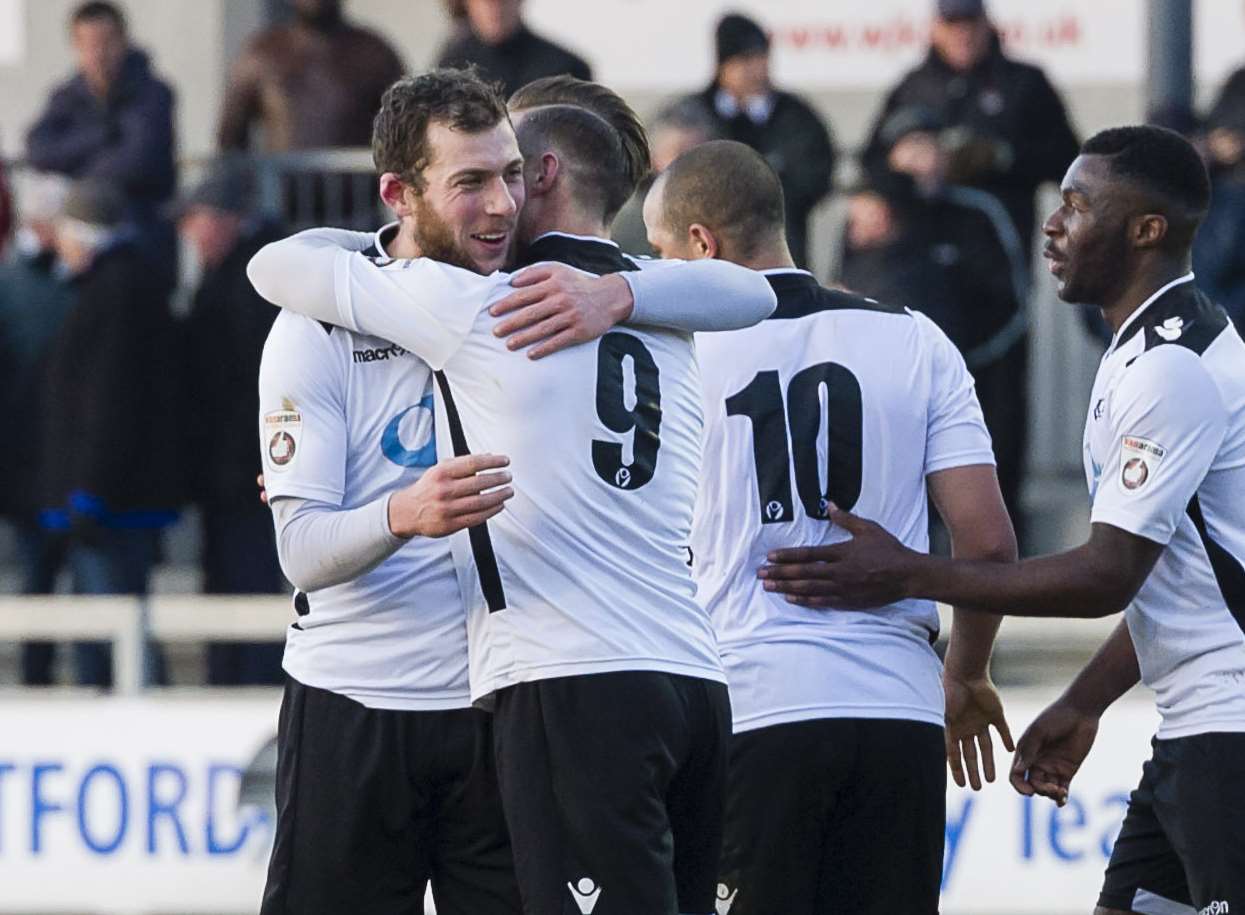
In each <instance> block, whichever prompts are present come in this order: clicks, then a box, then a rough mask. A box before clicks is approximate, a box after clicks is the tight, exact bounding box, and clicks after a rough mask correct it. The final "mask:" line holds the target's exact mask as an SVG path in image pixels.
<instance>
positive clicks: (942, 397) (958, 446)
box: [913, 313, 995, 476]
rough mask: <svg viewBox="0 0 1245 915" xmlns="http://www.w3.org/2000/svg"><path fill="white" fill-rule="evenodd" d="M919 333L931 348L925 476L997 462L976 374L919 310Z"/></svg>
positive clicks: (917, 318) (945, 337) (917, 314)
mask: <svg viewBox="0 0 1245 915" xmlns="http://www.w3.org/2000/svg"><path fill="white" fill-rule="evenodd" d="M913 317H914V318H915V319H916V320H917V322H919V324H920V327H921V334H922V336H923V338H924V340H925V344H926V346H927V347H928V348H929V356H930V389H929V419H928V422H927V424H926V433H925V474H926V476H928V475H929V474H931V473H936V472H937V471H939V470H948V469H950V468H952V467H968V466H971V465H977V464H990V465H993V464H994V462H995V461H994V447H993V445H992V444H991V441H990V433H989V432H988V431H987V430H986V421H985V419H984V417H983V416H982V413H981V404H980V403H979V402H978V401H977V389H976V386H975V384H974V382H973V376H972V375H971V374H970V373H969V371H968V366H966V365H965V364H964V357H963V356H961V355H960V351H959V350H957V349H956V348H955V344H954V343H952V342H951V340H950V339H949V338H948V337H947V335H946V334H945V333H943V332H942V331H941V330H940V329H939V328H938V326H937V325H936V324H934V322H933V321H931V320H930V319H929V318H927V317H925V315H923V314H920V313H914V314H913Z"/></svg>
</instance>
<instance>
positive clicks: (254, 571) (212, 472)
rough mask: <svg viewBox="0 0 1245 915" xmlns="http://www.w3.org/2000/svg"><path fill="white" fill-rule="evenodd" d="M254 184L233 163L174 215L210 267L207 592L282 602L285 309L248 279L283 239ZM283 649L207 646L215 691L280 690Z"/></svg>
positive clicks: (194, 450) (197, 433)
mask: <svg viewBox="0 0 1245 915" xmlns="http://www.w3.org/2000/svg"><path fill="white" fill-rule="evenodd" d="M253 199H254V182H253V176H252V174H251V172H250V169H248V168H246V167H245V166H244V165H243V163H242V162H241V161H233V160H226V161H224V162H222V163H221V164H220V165H218V166H217V167H216V168H215V169H214V170H213V171H212V172H211V173H210V174H208V175H207V177H205V178H204V180H203V181H202V182H201V183H200V184H199V185H197V186H196V187H195V188H194V189H193V190H191V191H190V192H189V193H188V194H187V195H186V196H185V197H184V198H183V199H181V200H180V201H178V203H177V205H176V207H175V208H174V211H173V212H172V213H171V215H172V217H173V218H174V219H175V220H176V222H177V226H178V229H179V231H180V233H181V236H182V238H183V240H184V241H185V242H186V243H187V247H188V249H189V250H190V251H191V252H192V254H193V256H194V258H195V259H196V261H197V263H198V266H199V269H200V280H199V283H198V286H197V287H196V289H195V291H194V296H193V299H192V303H191V308H190V314H189V316H188V317H187V319H186V322H185V327H184V333H183V338H184V340H185V360H184V362H183V366H184V371H185V377H186V393H187V401H188V402H189V403H192V404H194V405H195V411H196V413H197V418H196V421H195V422H194V423H192V424H190V425H189V426H188V427H187V428H186V430H185V431H186V433H187V436H186V439H185V442H186V454H187V468H186V469H187V471H188V473H187V480H188V483H189V491H188V496H189V499H190V501H192V502H194V503H195V504H197V505H198V506H199V521H200V529H201V533H202V535H201V543H202V568H203V591H204V593H207V594H272V593H279V592H281V591H283V590H285V579H284V578H282V576H281V568H280V564H279V562H278V560H277V546H276V539H275V536H274V534H273V529H272V516H271V515H270V514H269V511H268V509H267V507H266V506H264V505H263V504H261V503H260V501H259V500H258V499H256V498H255V488H254V479H255V474H256V472H257V471H258V469H259V457H258V455H257V454H256V452H255V443H254V435H255V432H254V430H255V417H256V416H257V415H259V391H258V389H257V388H256V382H255V379H256V378H258V377H259V359H260V355H261V353H262V352H263V348H264V340H265V339H267V337H268V331H269V330H270V329H271V328H272V322H273V319H274V318H275V317H276V314H277V312H276V309H275V308H272V307H271V306H270V305H268V303H267V302H265V301H264V300H263V299H261V298H260V297H259V295H258V294H257V293H256V292H255V289H254V287H252V286H251V284H250V282H249V281H248V280H247V278H246V265H247V262H248V261H249V260H250V259H251V257H253V256H254V255H255V253H256V252H257V251H259V249H260V248H262V247H263V246H264V245H266V244H268V242H271V241H276V240H277V239H279V238H282V237H283V236H284V234H285V233H284V231H283V230H282V228H281V227H280V226H279V225H278V224H277V223H276V222H275V221H273V220H269V219H265V218H262V217H261V216H259V215H257V214H256V213H255V212H254V210H253V208H252V205H251V202H252V200H253ZM281 650H282V646H281V645H280V644H278V643H265V644H250V643H240V642H218V643H214V644H212V645H209V646H208V652H207V679H208V682H209V683H211V684H213V685H254V684H260V683H279V682H280V681H281Z"/></svg>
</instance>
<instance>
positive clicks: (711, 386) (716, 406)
mask: <svg viewBox="0 0 1245 915" xmlns="http://www.w3.org/2000/svg"><path fill="white" fill-rule="evenodd" d="M766 273H767V275H768V276H769V279H770V282H771V284H772V285H773V287H774V290H775V292H776V293H777V296H778V308H777V310H776V311H775V312H774V313H773V315H772V316H771V317H770V318H769V319H768V320H765V321H762V322H761V323H760V324H758V325H757V326H755V327H751V328H747V329H745V330H738V331H732V332H730V333H720V334H708V335H699V336H698V338H697V343H698V348H699V354H700V363H701V375H702V383H703V388H704V403H705V462H704V468H703V476H702V480H701V486H700V490H699V496H698V500H697V505H696V514H695V524H694V527H693V534H692V549H693V551H694V555H695V564H694V572H695V576H696V581H697V585H698V588H699V593H698V599H699V600H700V601H701V603H702V604H703V605H704V607H705V608H706V609H707V610H708V611H709V613H710V616H711V618H712V619H713V623H714V627H715V629H716V630H717V633H718V641H719V646H720V649H721V652H722V658H723V662H724V664H725V666H726V672H727V677H728V681H729V684H730V690H731V705H732V709H733V712H734V726H735V731H736V732H740V731H747V730H752V729H755V728H760V727H767V726H770V725H775V724H784V723H788V722H792V721H802V720H809V719H816V718H901V719H906V720H913V721H925V722H929V723H932V724H942V720H943V697H942V682H941V667H940V664H939V662H938V658H937V656H936V655H935V654H934V651H933V648H932V643H933V641H934V639H935V637H936V636H937V633H938V614H937V609H936V607H935V605H934V603H933V602H932V601H927V600H905V601H901V602H900V603H897V604H894V605H891V606H889V607H885V608H882V609H880V610H875V611H869V612H854V611H838V610H833V611H823V610H810V609H806V608H803V607H799V606H796V605H794V604H790V603H788V602H787V601H786V599H785V598H784V597H783V596H782V595H780V594H772V593H770V592H767V591H765V590H764V589H763V588H762V586H761V582H760V581H759V580H758V579H757V570H758V569H759V568H760V567H761V566H762V565H764V563H765V561H766V554H767V553H768V551H770V550H772V549H777V548H781V547H790V546H802V545H806V544H813V545H815V544H823V543H834V542H837V541H839V540H843V539H845V538H846V534H845V533H844V532H843V531H842V530H841V529H839V528H837V527H836V526H834V525H832V524H831V523H830V522H829V521H828V520H827V519H826V514H827V505H828V503H830V502H833V503H834V504H836V505H838V506H839V507H840V508H843V509H847V510H850V511H852V512H854V513H856V514H858V515H860V516H862V517H864V518H869V519H871V520H873V521H876V522H877V523H878V524H880V525H882V526H883V527H885V528H886V529H887V530H888V531H890V532H891V533H892V534H894V535H895V536H896V537H898V538H899V539H900V540H902V541H903V542H904V543H905V544H906V545H907V546H909V547H911V548H912V549H915V550H921V551H925V550H928V548H929V536H928V510H927V503H928V498H927V495H926V487H925V477H926V476H927V475H928V474H930V473H934V472H935V471H938V470H945V469H947V468H951V467H958V466H966V465H971V464H993V463H994V455H993V451H992V450H991V446H990V437H989V434H988V433H987V432H986V428H985V423H984V422H983V420H982V416H981V407H980V406H979V404H978V402H977V397H976V395H975V393H974V389H973V379H972V376H970V375H969V373H968V370H967V369H966V368H965V365H964V360H963V359H962V358H961V357H960V354H959V352H958V351H957V350H956V349H955V347H954V346H953V345H952V344H951V342H950V340H948V339H947V337H946V335H945V334H943V332H942V331H940V330H939V329H938V328H937V327H936V326H935V325H934V324H933V323H932V322H931V321H930V320H929V319H928V318H926V317H925V316H924V315H921V314H918V313H915V312H911V311H908V310H906V309H899V308H895V309H892V308H887V307H885V306H882V305H879V304H878V303H876V302H874V301H872V300H870V299H865V298H862V297H859V296H855V295H848V294H846V293H841V292H834V291H831V290H828V289H824V288H822V287H821V286H820V285H818V284H817V282H816V280H814V279H813V277H812V276H811V275H810V274H808V273H806V272H805V271H799V270H775V271H766Z"/></svg>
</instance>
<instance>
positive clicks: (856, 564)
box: [757, 504, 919, 610]
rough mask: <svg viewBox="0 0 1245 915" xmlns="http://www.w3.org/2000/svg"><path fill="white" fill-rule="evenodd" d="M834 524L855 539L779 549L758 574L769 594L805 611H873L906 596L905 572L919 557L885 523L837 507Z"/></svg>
mask: <svg viewBox="0 0 1245 915" xmlns="http://www.w3.org/2000/svg"><path fill="white" fill-rule="evenodd" d="M828 517H829V519H830V521H832V522H833V523H834V524H837V525H838V526H839V527H841V528H843V529H844V530H845V531H847V532H848V533H849V534H851V535H852V539H851V540H847V541H844V542H842V543H834V544H829V545H826V546H806V547H796V548H794V549H786V550H774V551H773V552H771V553H770V554H769V565H766V566H762V567H761V570H760V571H759V572H758V573H757V575H758V576H759V577H760V578H761V579H762V580H763V581H764V582H765V590H766V591H774V592H777V593H779V594H784V595H786V598H787V600H788V601H790V602H791V603H793V604H800V605H801V606H804V607H834V608H838V609H846V610H853V609H868V608H872V607H881V606H885V605H886V604H893V603H894V602H895V601H897V600H902V599H904V598H905V597H908V596H909V595H908V594H907V593H906V592H905V586H904V581H905V575H904V570H905V569H906V567H907V565H908V563H909V562H910V561H911V560H912V558H913V557H915V556H917V555H919V554H917V553H915V552H914V551H912V550H910V549H908V548H907V547H906V546H904V545H903V544H902V543H900V542H899V541H898V540H897V539H895V538H894V537H893V536H891V535H890V534H889V533H888V532H887V531H886V530H885V529H884V528H882V527H881V526H880V525H878V524H875V523H874V522H872V521H866V520H865V519H864V518H860V517H857V516H856V515H853V514H852V513H851V512H847V511H843V510H842V509H840V508H838V507H837V506H835V505H833V504H832V505H831V506H830V509H829V515H828Z"/></svg>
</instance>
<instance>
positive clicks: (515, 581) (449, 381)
mask: <svg viewBox="0 0 1245 915" xmlns="http://www.w3.org/2000/svg"><path fill="white" fill-rule="evenodd" d="M580 244H582V245H584V246H587V247H586V250H587V249H588V248H590V250H591V253H592V257H585V260H586V261H591V262H592V263H594V264H599V260H600V257H601V256H602V255H604V256H606V257H612V258H613V259H614V261H616V262H617V263H616V269H620V270H627V269H636V265H635V263H634V262H631V261H630V260H628V259H626V258H625V257H624V256H623V255H621V254H620V253H618V252H617V249H616V248H612V251H613V252H614V253H613V254H612V255H610V253H609V251H607V250H605V249H607V248H610V247H611V246H608V245H604V244H603V243H601V242H592V241H581V242H580ZM325 256H326V257H327V256H330V255H329V253H328V252H326V254H325ZM332 256H334V257H335V268H334V275H335V280H334V282H335V289H334V290H332V291H329V290H308V291H307V296H306V297H304V298H303V300H302V301H301V302H299V301H291V302H288V303H282V304H284V305H288V306H289V307H292V308H294V309H296V310H297V309H299V308H300V307H307V303H308V302H309V301H312V300H314V301H316V302H319V301H320V300H321V299H323V298H324V297H325V296H326V295H328V296H330V297H331V298H332V299H333V301H334V302H335V306H334V307H335V308H336V311H337V313H338V314H337V316H338V318H339V320H340V323H341V324H343V325H345V326H347V327H350V328H353V329H355V330H356V331H358V332H360V333H369V334H374V335H376V336H379V337H381V338H384V339H387V340H393V341H394V342H396V343H397V344H398V345H399V346H401V347H404V348H406V349H408V350H410V351H411V352H413V353H416V354H418V355H420V356H422V357H423V358H424V359H425V360H426V361H427V362H428V363H429V364H430V365H431V366H432V367H433V368H434V369H436V370H439V373H438V378H437V381H438V384H437V385H436V388H437V398H438V402H437V410H436V413H437V445H438V448H439V450H440V452H441V454H442V456H443V457H444V456H450V455H453V454H463V453H468V452H492V453H497V454H504V455H507V456H509V458H510V459H511V467H510V469H511V472H512V473H513V475H514V488H515V491H516V495H515V496H514V498H513V499H511V500H510V501H509V502H508V503H507V505H506V509H505V511H503V512H502V513H501V514H499V515H497V516H496V517H495V518H493V519H492V520H490V521H489V522H488V523H487V524H485V525H480V526H478V527H476V528H474V529H472V530H471V531H470V532H464V533H462V534H459V535H455V536H454V537H452V538H451V540H452V541H453V543H452V545H453V549H454V556H455V560H456V562H457V564H458V568H459V573H460V582H461V584H462V590H463V596H464V598H465V600H466V603H467V608H468V620H469V622H468V636H469V644H470V654H471V657H470V668H471V691H472V696H473V698H475V699H480V698H482V697H485V696H487V695H489V694H490V693H492V692H494V691H495V690H497V689H500V688H502V687H505V686H508V685H511V684H514V683H519V682H522V681H528V680H538V679H544V678H550V677H563V676H571V675H579V674H592V673H602V672H608V671H620V670H651V671H664V672H668V673H674V674H683V675H688V676H693V677H700V678H706V679H713V680H717V681H720V682H721V681H724V679H725V678H724V676H723V674H722V665H721V661H720V659H719V657H718V653H717V647H716V644H715V642H714V637H713V631H712V628H711V626H710V625H709V621H708V619H707V617H706V616H705V614H704V611H703V610H702V609H701V608H700V607H699V605H698V604H697V603H696V601H695V598H694V593H695V586H694V584H693V583H692V578H691V573H690V570H689V569H688V566H687V556H688V553H687V549H688V541H689V537H690V533H691V518H692V507H693V504H694V501H695V494H696V483H697V479H698V476H699V471H700V437H701V428H702V416H701V407H700V379H699V373H698V370H697V366H696V358H695V350H694V344H693V341H692V339H691V336H690V335H689V334H685V333H678V332H673V331H665V330H659V329H649V328H627V329H620V330H615V331H612V332H610V333H608V334H606V335H605V336H604V337H603V338H601V339H600V340H598V341H594V342H592V343H590V344H585V345H583V346H578V347H573V348H571V349H569V350H564V351H562V352H559V353H557V354H555V355H553V356H549V357H547V358H545V359H542V360H539V361H535V362H533V361H531V360H529V359H527V358H526V357H525V356H524V355H523V354H522V353H512V352H510V351H509V350H507V349H506V346H505V343H504V342H503V341H502V340H500V339H498V338H497V337H496V336H495V335H494V333H493V328H494V325H495V323H496V321H495V319H494V318H492V317H491V316H490V315H489V314H488V311H487V306H488V305H489V304H491V303H492V302H493V301H495V300H497V299H500V298H502V297H504V296H505V295H507V294H508V293H510V292H512V291H513V290H512V288H511V287H510V286H509V278H508V276H507V275H505V274H494V275H493V276H491V277H481V276H479V275H477V274H474V273H471V272H469V271H466V270H462V269H460V268H457V267H452V266H449V265H446V264H442V263H439V262H436V261H431V260H427V259H416V260H400V261H391V260H384V259H381V260H378V261H374V260H372V259H369V258H368V257H366V256H364V255H363V254H360V253H354V252H349V251H344V250H342V251H336V252H333V254H332ZM664 269H674V268H669V267H666V268H664Z"/></svg>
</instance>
